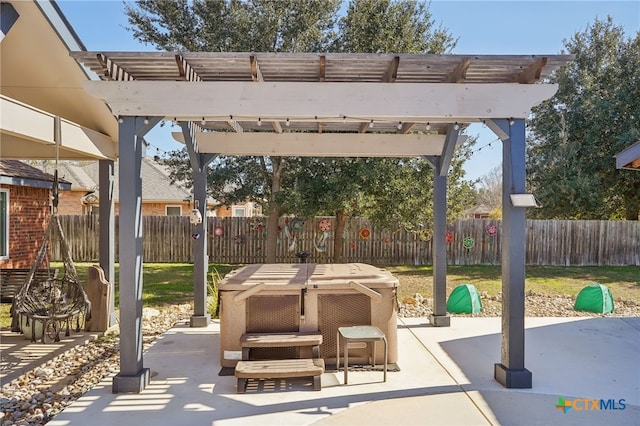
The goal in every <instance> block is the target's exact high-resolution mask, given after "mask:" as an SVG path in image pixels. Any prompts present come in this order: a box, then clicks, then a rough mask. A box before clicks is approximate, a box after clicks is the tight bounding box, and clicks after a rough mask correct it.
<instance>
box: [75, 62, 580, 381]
mask: <svg viewBox="0 0 640 426" xmlns="http://www.w3.org/2000/svg"><path fill="white" fill-rule="evenodd" d="M72 57H74V58H75V59H76V60H77V61H78V62H79V63H81V64H83V65H84V66H86V67H88V68H89V69H91V70H93V71H94V72H96V73H97V74H98V75H100V76H101V78H102V81H88V82H86V83H85V86H84V87H85V89H86V90H87V92H89V93H90V94H91V95H93V96H95V97H96V98H99V99H102V100H104V102H105V103H107V104H108V105H109V107H110V108H111V110H112V112H113V114H114V115H116V116H117V117H118V118H119V120H118V121H119V123H120V124H119V158H120V182H121V187H120V213H119V214H120V231H119V232H120V234H119V238H120V240H119V244H120V245H119V255H120V315H121V320H120V328H121V355H120V356H121V366H120V372H119V374H118V375H117V376H116V377H115V378H114V381H113V391H114V392H139V391H141V390H142V389H144V388H145V386H146V385H147V383H148V380H149V371H148V369H147V368H145V367H144V364H143V356H142V326H141V324H142V320H141V317H142V299H141V295H142V291H141V290H142V228H141V223H142V222H141V209H140V200H141V177H140V162H141V157H142V138H143V137H144V135H145V134H146V133H147V132H148V131H149V130H150V129H151V128H152V127H153V126H155V125H157V124H158V123H160V122H161V121H163V120H168V121H174V122H177V123H179V124H180V126H181V128H182V132H181V133H180V134H178V135H176V138H177V139H179V140H181V141H182V142H184V143H185V144H186V147H187V149H188V152H189V158H190V161H191V165H192V168H193V173H194V199H195V201H196V202H197V203H199V206H200V207H199V208H200V210H201V214H202V216H203V217H204V216H205V212H204V208H205V206H206V202H205V201H206V168H207V165H208V164H209V163H210V162H211V161H212V160H213V159H214V158H215V157H216V156H217V155H275V156H319V157H331V156H337V157H356V156H359V157H372V156H388V157H415V156H422V157H424V158H426V159H428V160H429V162H430V163H431V165H432V166H433V170H434V216H435V218H434V238H433V245H434V247H433V250H434V259H433V265H434V291H433V293H434V306H433V312H434V314H433V315H432V316H431V317H430V323H431V325H433V326H448V325H449V323H450V318H449V316H448V315H447V312H446V267H447V265H446V243H445V233H446V224H447V218H446V189H447V183H446V182H447V173H448V170H449V166H450V163H451V159H452V156H453V152H454V149H455V147H456V145H458V144H460V143H462V142H463V141H464V136H463V135H461V132H462V131H463V129H464V128H465V126H467V125H469V124H471V123H480V122H482V123H485V124H486V125H487V126H488V127H489V128H491V129H492V130H493V131H494V132H495V133H496V135H497V136H498V137H499V138H500V139H501V140H502V142H503V155H502V162H503V234H502V253H503V254H502V297H503V300H502V301H503V315H502V351H501V353H502V355H501V360H500V362H498V363H496V364H495V366H494V377H495V379H496V380H497V381H498V382H500V383H501V384H502V385H504V386H506V387H510V388H530V387H531V385H532V375H531V372H530V371H529V370H527V369H526V368H525V365H524V282H525V233H526V226H525V211H526V210H525V209H526V207H527V204H526V203H525V204H519V203H516V202H512V197H511V196H512V195H517V194H525V192H526V191H525V119H526V118H527V117H528V116H529V113H530V111H531V108H532V107H534V106H535V105H538V104H539V103H541V102H543V101H544V100H546V99H549V98H550V97H552V96H553V95H554V94H555V92H556V90H557V86H556V85H552V84H535V83H540V82H541V80H542V79H543V78H544V77H545V76H548V75H549V74H550V73H551V72H552V71H553V70H555V69H556V68H558V67H560V66H562V65H564V64H565V63H567V62H568V61H569V60H571V59H572V57H571V56H567V55H548V56H533V55H531V56H530V55H518V56H511V55H508V56H490V55H404V54H403V55H399V54H328V53H327V54H322V53H310V54H288V53H208V52H207V53H193V52H144V53H137V52H85V51H82V52H72ZM525 198H526V197H525ZM108 199H109V198H108V197H103V196H102V195H101V196H100V200H101V203H102V202H103V200H104V202H105V203H106V202H108ZM105 209H106V207H105ZM106 211H109V210H108V209H106ZM197 226H198V228H197V229H196V232H198V233H200V234H201V235H207V229H206V221H203V222H202V223H201V224H199V225H197ZM100 232H101V238H110V239H111V241H113V231H112V230H108V229H104V230H103V229H102V227H101V231H100ZM212 255H213V256H215V253H212ZM101 256H102V253H101ZM207 261H208V249H207V239H206V238H201V239H198V240H195V241H194V268H195V274H194V275H195V280H194V281H195V282H194V290H195V295H194V304H195V307H194V315H193V317H192V318H191V325H192V326H194V327H197V326H206V325H207V324H208V323H209V316H208V314H207V313H206V272H207V269H208V265H207Z"/></svg>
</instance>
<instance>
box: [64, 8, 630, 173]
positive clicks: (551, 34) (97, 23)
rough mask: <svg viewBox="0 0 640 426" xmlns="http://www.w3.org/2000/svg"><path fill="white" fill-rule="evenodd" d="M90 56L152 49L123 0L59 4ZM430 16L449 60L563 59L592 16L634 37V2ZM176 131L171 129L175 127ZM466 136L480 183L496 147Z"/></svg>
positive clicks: (491, 138) (168, 142)
mask: <svg viewBox="0 0 640 426" xmlns="http://www.w3.org/2000/svg"><path fill="white" fill-rule="evenodd" d="M57 3H58V5H59V6H60V8H61V9H62V11H63V13H64V14H65V16H66V17H67V19H68V21H69V22H70V23H71V26H72V27H73V28H74V30H75V31H76V33H77V34H78V36H79V37H80V39H81V40H82V42H83V43H84V45H85V47H86V48H87V50H89V51H100V50H102V51H152V50H155V49H154V48H153V46H149V45H144V44H142V43H140V42H138V41H136V40H135V39H134V38H133V35H132V34H131V32H129V31H127V30H126V27H127V26H128V23H127V18H126V15H125V14H124V6H123V1H121V0H111V1H99V0H91V1H89V0H58V1H57ZM429 10H430V11H431V14H432V17H433V19H434V21H435V22H436V26H438V25H442V27H443V28H446V29H447V30H448V31H449V33H451V34H452V35H453V36H454V37H456V38H458V44H457V46H456V48H455V49H454V50H453V52H452V53H455V54H496V55H507V54H527V55H545V54H546V55H554V54H560V53H563V49H564V41H565V40H569V39H571V38H572V37H573V35H574V34H576V33H578V32H583V31H585V30H586V29H587V26H589V25H590V24H592V23H593V22H594V20H595V19H596V18H599V19H605V18H606V17H607V16H611V17H612V19H613V22H614V24H615V25H618V26H621V27H622V28H623V29H624V32H625V36H626V37H627V38H631V37H634V36H635V34H636V33H637V32H638V31H640V0H624V1H608V0H591V1H589V0H586V1H585V0H566V1H552V0H546V1H545V0H528V1H524V0H522V1H520V0H510V1H484V0H466V1H462V0H461V1H458V0H432V2H431V5H430V8H429ZM170 127H171V126H164V127H160V126H156V128H154V129H153V130H152V131H151V132H150V133H149V134H147V136H145V139H146V140H147V142H149V143H150V144H151V150H150V151H148V154H150V155H154V154H160V155H162V154H164V153H166V152H168V151H171V150H175V149H180V148H181V147H182V145H181V144H179V143H178V142H175V141H174V140H173V139H172V138H171V136H170V135H169V131H170V130H171V128H170ZM174 130H175V129H174ZM466 133H467V134H468V135H469V136H477V137H478V141H477V143H476V145H475V146H474V151H473V155H472V157H471V159H470V160H468V161H467V162H466V163H465V167H464V169H465V171H466V176H465V177H466V178H467V179H469V180H475V179H480V178H482V177H483V176H485V175H486V174H488V173H489V172H491V170H493V169H495V168H496V167H498V166H500V164H501V159H502V151H501V149H502V144H501V142H500V141H499V140H498V139H497V137H496V136H495V135H494V134H493V132H491V130H489V129H487V128H486V127H483V126H481V125H471V126H469V128H468V129H467V131H466Z"/></svg>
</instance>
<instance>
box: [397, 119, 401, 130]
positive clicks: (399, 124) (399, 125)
mask: <svg viewBox="0 0 640 426" xmlns="http://www.w3.org/2000/svg"><path fill="white" fill-rule="evenodd" d="M396 127H397V128H398V130H402V121H398V125H397V126H396Z"/></svg>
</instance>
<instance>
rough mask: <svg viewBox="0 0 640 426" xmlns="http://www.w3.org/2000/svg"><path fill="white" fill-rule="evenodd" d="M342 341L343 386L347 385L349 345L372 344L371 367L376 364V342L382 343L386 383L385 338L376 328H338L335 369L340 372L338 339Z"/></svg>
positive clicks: (386, 353)
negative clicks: (358, 343)
mask: <svg viewBox="0 0 640 426" xmlns="http://www.w3.org/2000/svg"><path fill="white" fill-rule="evenodd" d="M341 338H342V339H343V341H344V384H345V385H346V384H347V379H348V372H349V343H353V342H366V343H367V344H368V343H373V354H372V355H371V365H372V366H375V364H376V342H378V341H380V340H382V341H383V342H384V381H385V382H386V381H387V358H388V348H387V336H385V334H384V333H383V332H382V330H380V329H379V328H378V327H375V326H373V325H356V326H352V327H338V336H337V339H336V340H337V351H336V369H337V370H338V371H340V339H341Z"/></svg>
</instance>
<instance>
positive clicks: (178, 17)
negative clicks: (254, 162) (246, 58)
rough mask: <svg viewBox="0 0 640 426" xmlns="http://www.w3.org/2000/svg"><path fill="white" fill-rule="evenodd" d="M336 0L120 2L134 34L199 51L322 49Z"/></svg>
mask: <svg viewBox="0 0 640 426" xmlns="http://www.w3.org/2000/svg"><path fill="white" fill-rule="evenodd" d="M339 6H340V1H339V0H278V1H275V0H251V1H240V0H226V1H222V0H218V1H205V0H192V1H186V0H180V1H165V0H142V1H137V2H136V3H135V4H125V13H126V14H127V16H128V20H129V25H130V26H129V27H128V29H129V30H130V31H132V33H133V35H134V37H135V38H136V39H138V40H140V41H142V42H144V43H148V44H151V45H153V46H155V47H157V48H158V49H161V50H168V51H184V50H186V51H191V52H197V51H203V52H309V51H323V50H325V48H326V46H327V45H329V44H330V43H332V42H333V41H334V38H335V33H334V30H333V28H334V26H335V19H336V14H337V11H338V8H339Z"/></svg>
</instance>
